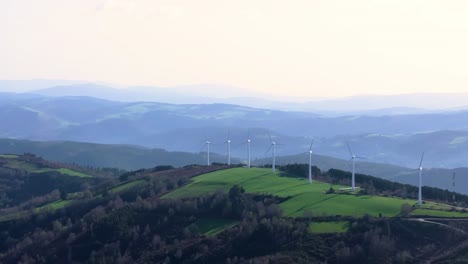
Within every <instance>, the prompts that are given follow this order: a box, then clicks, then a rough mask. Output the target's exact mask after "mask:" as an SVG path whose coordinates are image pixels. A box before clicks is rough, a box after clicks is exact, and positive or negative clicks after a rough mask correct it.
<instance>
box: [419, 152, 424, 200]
mask: <svg viewBox="0 0 468 264" xmlns="http://www.w3.org/2000/svg"><path fill="white" fill-rule="evenodd" d="M423 159H424V152H423V153H422V156H421V161H420V162H419V189H418V204H419V205H422V202H423V201H422V171H423V167H422V163H423Z"/></svg>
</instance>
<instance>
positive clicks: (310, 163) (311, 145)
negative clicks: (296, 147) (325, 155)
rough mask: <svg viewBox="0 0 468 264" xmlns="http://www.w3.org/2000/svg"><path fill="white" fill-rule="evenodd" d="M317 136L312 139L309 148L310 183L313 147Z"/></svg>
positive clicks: (310, 179) (310, 178)
mask: <svg viewBox="0 0 468 264" xmlns="http://www.w3.org/2000/svg"><path fill="white" fill-rule="evenodd" d="M314 141H315V138H313V139H312V142H311V143H310V148H309V183H310V184H312V153H313V151H312V147H313V146H314Z"/></svg>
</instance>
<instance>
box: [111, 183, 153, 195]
mask: <svg viewBox="0 0 468 264" xmlns="http://www.w3.org/2000/svg"><path fill="white" fill-rule="evenodd" d="M145 182H146V181H145V180H135V181H129V182H125V183H122V184H120V185H118V186H116V187H114V188H112V189H110V190H109V192H110V193H118V192H121V191H123V190H127V189H129V188H132V187H135V186H137V185H140V184H143V183H145Z"/></svg>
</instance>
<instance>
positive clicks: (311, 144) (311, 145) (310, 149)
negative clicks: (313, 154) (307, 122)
mask: <svg viewBox="0 0 468 264" xmlns="http://www.w3.org/2000/svg"><path fill="white" fill-rule="evenodd" d="M314 141H315V138H313V139H312V142H311V143H310V148H309V151H312V147H313V146H314Z"/></svg>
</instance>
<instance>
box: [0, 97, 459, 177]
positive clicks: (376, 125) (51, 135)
mask: <svg viewBox="0 0 468 264" xmlns="http://www.w3.org/2000/svg"><path fill="white" fill-rule="evenodd" d="M0 110H1V111H0V118H1V120H2V126H1V127H0V137H3V138H17V139H31V140H42V141H44V140H69V141H79V142H94V143H105V144H128V145H140V146H145V147H149V148H161V149H166V150H169V151H185V152H195V153H198V152H200V150H201V149H202V147H203V144H204V140H206V139H209V140H210V141H213V142H214V143H216V144H213V146H212V147H213V151H215V152H218V153H221V154H227V148H226V145H225V144H224V142H225V141H226V139H227V136H228V133H229V134H230V136H231V139H232V141H233V142H234V143H233V148H232V151H233V155H234V156H236V157H239V158H245V157H246V148H245V145H242V142H245V141H246V140H247V136H248V133H249V132H248V131H249V130H250V136H251V139H252V144H253V145H252V146H253V148H252V151H253V152H252V155H253V157H254V158H262V157H265V156H266V155H267V154H266V153H265V151H266V149H267V148H268V145H269V137H268V133H270V134H271V136H272V137H273V138H275V139H276V140H277V141H278V142H281V143H283V144H284V145H283V146H281V147H279V148H278V154H279V155H291V154H296V153H298V152H300V151H301V150H304V151H306V150H307V149H308V146H309V144H310V140H311V138H312V137H318V138H319V140H318V141H317V143H316V144H317V145H316V150H317V153H321V154H324V155H327V156H333V157H338V158H341V159H348V158H349V153H348V151H347V148H346V147H345V144H344V143H345V142H346V141H349V142H350V144H351V145H352V146H353V149H354V151H355V152H356V153H359V154H360V155H362V156H365V157H367V158H368V159H369V160H370V161H374V162H381V163H392V164H397V165H401V166H404V167H413V166H415V165H417V162H418V159H419V158H418V157H419V156H420V154H421V153H422V152H423V151H426V152H427V156H426V157H427V160H426V162H427V166H428V167H442V168H455V167H464V166H466V162H465V161H466V160H468V158H467V157H468V141H467V139H468V132H466V131H468V123H466V122H461V120H468V112H467V111H452V112H443V113H426V114H417V115H416V114H413V115H394V116H361V115H359V116H341V117H328V118H326V117H322V116H318V115H315V114H311V113H307V112H290V111H278V110H268V109H259V108H249V107H243V106H238V105H226V104H191V105H176V104H167V103H153V102H118V101H109V100H103V99H98V98H92V97H48V96H40V95H32V94H14V93H2V94H0ZM447 128H450V130H451V131H447Z"/></svg>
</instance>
